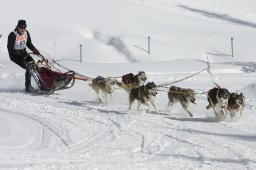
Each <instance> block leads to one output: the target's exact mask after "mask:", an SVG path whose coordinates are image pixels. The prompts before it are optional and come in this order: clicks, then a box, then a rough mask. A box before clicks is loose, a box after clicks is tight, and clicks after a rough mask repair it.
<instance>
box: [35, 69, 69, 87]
mask: <svg viewBox="0 0 256 170" xmlns="http://www.w3.org/2000/svg"><path fill="white" fill-rule="evenodd" d="M64 75H65V73H60V72H57V71H52V70H50V69H47V68H44V67H41V70H40V72H39V76H40V79H39V81H40V84H41V88H42V90H50V89H52V88H53V87H54V81H55V80H58V79H60V78H62V77H63V76H64Z"/></svg>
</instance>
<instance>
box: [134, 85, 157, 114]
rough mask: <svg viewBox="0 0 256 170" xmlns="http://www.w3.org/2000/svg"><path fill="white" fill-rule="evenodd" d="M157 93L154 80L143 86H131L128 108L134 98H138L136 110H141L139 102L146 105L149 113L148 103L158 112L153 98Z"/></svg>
mask: <svg viewBox="0 0 256 170" xmlns="http://www.w3.org/2000/svg"><path fill="white" fill-rule="evenodd" d="M156 95H157V86H156V85H155V83H154V82H148V83H147V84H146V85H145V86H144V85H142V86H140V87H138V88H133V89H132V90H131V92H130V95H129V110H131V107H132V103H133V102H134V100H135V99H136V100H138V110H139V112H141V109H140V107H141V104H144V105H147V106H148V109H149V113H151V107H150V104H151V105H152V106H153V107H154V109H155V111H156V112H157V113H159V111H158V110H157V108H156V106H155V102H154V98H155V97H156Z"/></svg>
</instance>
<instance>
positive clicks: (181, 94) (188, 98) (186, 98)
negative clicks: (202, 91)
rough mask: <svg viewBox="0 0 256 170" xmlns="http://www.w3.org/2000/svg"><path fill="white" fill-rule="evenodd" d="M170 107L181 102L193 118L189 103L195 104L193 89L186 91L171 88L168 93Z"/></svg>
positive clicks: (174, 87)
mask: <svg viewBox="0 0 256 170" xmlns="http://www.w3.org/2000/svg"><path fill="white" fill-rule="evenodd" d="M168 99H169V102H168V106H173V105H174V104H175V103H177V102H179V103H180V104H181V106H182V108H183V109H184V110H185V111H186V112H187V113H188V114H189V116H190V117H193V114H192V113H191V112H190V111H189V110H188V106H189V103H193V104H196V103H195V100H196V99H195V93H194V91H193V90H192V89H185V88H180V87H176V86H171V87H170V89H169V92H168Z"/></svg>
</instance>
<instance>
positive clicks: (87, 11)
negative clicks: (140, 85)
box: [0, 0, 256, 170]
mask: <svg viewBox="0 0 256 170" xmlns="http://www.w3.org/2000/svg"><path fill="white" fill-rule="evenodd" d="M2 6H3V7H4V8H2V9H1V15H0V19H1V21H2V23H5V24H1V25H0V34H3V36H2V37H1V39H0V70H1V71H0V80H1V81H0V82H1V83H0V153H1V154H0V169H3V170H21V169H24V170H25V169H26V170H32V169H33V170H41V169H47V170H51V169H54V170H55V169H61V170H70V169H111V170H113V169H116V170H120V169H152V170H153V169H225V170H226V169H232V170H233V169H256V161H255V160H256V155H255V152H256V147H255V142H256V135H255V130H256V126H255V121H256V118H255V110H256V107H255V104H256V100H255V97H256V92H255V91H256V90H255V89H256V73H255V70H256V68H255V57H254V54H255V52H256V51H255V50H256V49H255V47H254V44H255V43H254V42H255V38H256V37H255V35H256V34H255V33H256V30H255V27H256V23H255V18H256V12H255V11H256V10H255V6H256V2H253V1H250V0H244V1H238V0H232V1H231V0H225V1H224V0H214V1H213V0H208V1H203V0H193V1H191V0H157V1H156V0H147V1H144V0H108V1H104V0H77V1H67V2H63V1H60V0H54V1H52V0H51V1H50V0H44V1H41V2H36V1H32V0H28V1H26V3H24V2H23V1H16V0H15V1H6V2H2ZM10 9H12V10H13V11H16V12H14V13H12V14H11V15H10ZM21 9H22V15H20V12H17V11H20V10H21ZM5 16H8V17H5ZM19 19H26V20H27V24H28V30H29V31H30V34H31V36H32V40H33V43H34V45H35V46H36V47H38V48H39V49H40V52H41V53H42V54H43V55H45V56H47V57H49V58H54V59H55V60H57V61H58V62H59V63H60V64H62V65H64V66H66V67H67V68H70V69H72V70H75V71H76V72H78V73H80V74H83V75H86V76H89V77H92V78H94V77H96V76H98V75H101V76H104V77H106V76H114V77H117V79H120V76H122V75H123V74H126V73H130V72H132V73H137V72H138V71H145V72H146V74H147V77H148V81H154V82H155V83H156V84H157V85H160V84H163V83H168V82H174V81H178V80H181V79H183V78H186V77H189V76H190V75H192V74H194V73H197V72H199V71H201V70H203V69H205V68H207V61H209V62H210V68H211V73H212V77H211V75H210V74H209V73H208V72H207V71H204V72H202V73H200V74H197V75H195V76H193V77H190V78H188V79H185V80H184V81H180V82H178V83H176V84H175V85H177V86H180V87H186V88H192V89H193V90H195V91H196V92H197V93H198V94H196V105H190V106H189V110H190V111H191V112H192V113H193V115H194V117H192V118H191V117H189V115H188V114H187V113H186V112H185V111H184V110H183V109H182V108H181V106H180V105H179V104H176V105H174V106H173V108H172V109H171V108H168V107H167V103H168V97H167V92H166V91H164V90H163V91H159V92H158V94H157V96H156V99H155V102H156V106H157V108H158V109H159V110H160V114H156V113H155V112H153V113H147V111H146V107H144V110H143V111H142V113H140V112H138V111H137V103H136V102H135V103H134V104H133V106H132V110H130V111H129V110H128V105H129V104H128V103H129V102H128V94H127V92H125V91H124V90H122V89H117V90H116V91H115V93H114V96H115V98H116V100H115V103H110V104H104V103H103V104H100V103H99V101H98V99H97V95H96V94H95V93H94V91H93V90H92V89H91V88H90V87H89V86H88V83H89V81H79V80H77V81H76V83H75V85H74V86H73V87H72V88H70V89H66V90H62V91H56V92H55V93H54V94H52V95H41V94H33V93H26V92H25V90H24V73H25V71H24V70H23V69H21V68H19V67H18V66H17V65H15V64H14V63H13V62H11V61H10V60H9V57H8V52H7V49H6V41H7V37H8V34H9V32H10V31H11V30H12V29H14V27H15V25H16V23H17V21H18V20H19ZM148 36H150V39H151V53H150V54H148V53H147V52H146V51H147V50H148V47H147V38H148ZM231 37H234V57H232V56H231V44H230V43H231V42H230V39H231ZM54 43H55V49H54ZM79 44H82V45H83V47H82V49H83V61H82V62H79V60H80V58H79ZM213 81H214V82H216V83H218V84H219V85H220V86H221V87H225V88H227V89H228V90H229V91H231V92H238V93H240V92H242V93H243V94H244V96H245V99H246V106H245V109H244V112H243V115H242V117H241V118H239V115H236V117H235V120H232V119H231V118H230V117H229V116H228V117H227V118H226V119H223V118H216V117H215V116H214V113H213V111H212V110H211V109H210V110H207V109H206V106H207V104H208V103H207V98H206V95H205V94H202V93H204V92H207V91H208V90H209V89H211V88H213V87H214V84H213ZM33 86H34V87H36V84H35V82H33Z"/></svg>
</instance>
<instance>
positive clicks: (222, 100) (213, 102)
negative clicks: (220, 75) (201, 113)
mask: <svg viewBox="0 0 256 170" xmlns="http://www.w3.org/2000/svg"><path fill="white" fill-rule="evenodd" d="M229 96H230V94H229V91H228V90H227V89H225V88H216V87H214V88H213V89H210V90H209V91H208V95H207V100H208V102H209V104H208V106H206V109H209V108H210V107H211V108H212V109H213V111H214V113H215V116H218V113H217V111H216V106H218V107H219V108H220V109H221V113H222V114H223V115H225V116H227V108H228V99H229Z"/></svg>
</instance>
